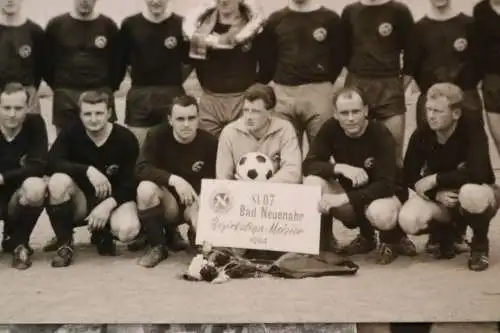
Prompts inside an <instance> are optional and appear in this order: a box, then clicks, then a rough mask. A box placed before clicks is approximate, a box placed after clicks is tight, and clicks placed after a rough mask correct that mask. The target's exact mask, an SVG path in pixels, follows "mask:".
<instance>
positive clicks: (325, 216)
mask: <svg viewBox="0 0 500 333" xmlns="http://www.w3.org/2000/svg"><path fill="white" fill-rule="evenodd" d="M334 105H335V112H334V119H330V120H328V121H327V122H326V123H325V124H324V125H323V126H322V128H321V130H320V131H319V133H318V136H317V137H316V139H315V140H314V141H313V143H312V145H311V150H310V151H309V153H308V155H307V157H306V159H305V161H304V166H303V168H304V175H305V176H306V178H305V179H304V184H307V185H319V186H321V188H322V193H323V196H322V199H321V201H320V211H321V213H322V216H321V237H320V249H321V250H327V251H328V250H336V244H335V241H333V242H332V236H331V235H332V217H335V218H336V219H339V220H340V221H342V223H343V224H344V225H345V226H346V227H348V228H357V227H359V229H360V235H359V236H358V237H357V238H356V239H355V240H354V241H352V242H351V243H350V244H349V245H348V246H347V247H346V248H344V249H343V252H345V253H346V254H358V253H367V252H370V251H372V250H374V249H375V248H376V246H377V240H376V237H375V229H377V230H379V231H380V241H381V244H380V247H379V253H378V258H377V262H378V263H380V264H388V263H391V262H392V261H394V259H396V258H397V256H398V255H399V254H402V255H408V256H412V255H415V254H416V250H415V246H414V244H413V243H412V242H411V241H410V240H409V239H408V238H407V237H406V235H405V234H404V233H403V231H402V230H401V229H400V228H399V226H398V224H397V217H398V213H399V209H400V207H401V202H402V201H404V200H405V199H406V195H407V192H406V191H404V192H405V193H397V192H398V191H396V189H397V185H396V184H397V175H398V167H397V162H396V157H395V152H396V149H395V140H394V138H393V137H392V135H391V133H390V132H389V130H387V128H386V127H385V126H384V125H383V124H380V123H377V122H372V121H369V120H368V119H367V117H368V107H367V105H366V102H365V101H364V99H363V96H362V94H361V93H360V92H359V91H358V90H356V89H355V88H344V89H342V90H341V91H340V92H339V93H338V94H337V95H336V97H335V98H334ZM396 194H397V195H396Z"/></svg>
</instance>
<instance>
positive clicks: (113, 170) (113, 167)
mask: <svg viewBox="0 0 500 333" xmlns="http://www.w3.org/2000/svg"><path fill="white" fill-rule="evenodd" d="M118 169H119V167H118V165H116V164H112V165H110V166H108V167H107V168H106V175H107V176H108V177H111V176H113V175H115V174H116V173H117V172H118Z"/></svg>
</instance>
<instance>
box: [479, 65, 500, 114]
mask: <svg viewBox="0 0 500 333" xmlns="http://www.w3.org/2000/svg"><path fill="white" fill-rule="evenodd" d="M481 90H482V93H483V101H484V108H485V110H486V112H492V113H500V75H497V74H486V75H485V77H484V79H483V84H482V88H481Z"/></svg>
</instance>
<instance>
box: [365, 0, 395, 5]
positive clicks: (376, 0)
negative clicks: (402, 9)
mask: <svg viewBox="0 0 500 333" xmlns="http://www.w3.org/2000/svg"><path fill="white" fill-rule="evenodd" d="M391 1H392V0H360V2H361V3H362V4H363V5H365V6H380V5H385V4H386V3H388V2H391Z"/></svg>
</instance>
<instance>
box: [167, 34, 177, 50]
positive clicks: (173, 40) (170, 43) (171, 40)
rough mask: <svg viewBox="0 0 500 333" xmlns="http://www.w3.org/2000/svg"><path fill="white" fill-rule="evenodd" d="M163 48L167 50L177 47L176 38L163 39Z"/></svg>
mask: <svg viewBox="0 0 500 333" xmlns="http://www.w3.org/2000/svg"><path fill="white" fill-rule="evenodd" d="M165 46H166V47H167V49H173V48H174V47H176V46H177V38H175V37H173V36H170V37H168V38H166V39H165Z"/></svg>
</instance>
